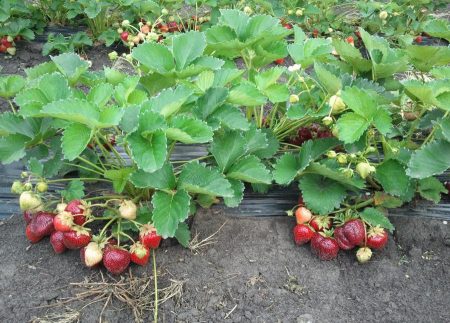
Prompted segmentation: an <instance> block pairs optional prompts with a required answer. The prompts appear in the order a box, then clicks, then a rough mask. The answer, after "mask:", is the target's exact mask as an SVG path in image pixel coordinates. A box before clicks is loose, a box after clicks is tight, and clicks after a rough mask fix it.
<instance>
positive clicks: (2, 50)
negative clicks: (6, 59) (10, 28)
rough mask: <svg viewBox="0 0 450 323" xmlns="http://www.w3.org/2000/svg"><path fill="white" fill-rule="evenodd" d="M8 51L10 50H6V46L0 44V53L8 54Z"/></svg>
mask: <svg viewBox="0 0 450 323" xmlns="http://www.w3.org/2000/svg"><path fill="white" fill-rule="evenodd" d="M7 49H8V48H6V46H5V45H3V44H0V53H6V50H7Z"/></svg>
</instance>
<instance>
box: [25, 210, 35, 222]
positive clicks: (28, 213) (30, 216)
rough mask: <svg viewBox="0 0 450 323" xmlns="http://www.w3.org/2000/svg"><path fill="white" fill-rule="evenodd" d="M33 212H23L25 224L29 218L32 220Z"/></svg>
mask: <svg viewBox="0 0 450 323" xmlns="http://www.w3.org/2000/svg"><path fill="white" fill-rule="evenodd" d="M33 215H34V214H33V213H31V212H30V211H25V212H23V219H24V220H25V222H26V224H28V223H30V222H31V220H33Z"/></svg>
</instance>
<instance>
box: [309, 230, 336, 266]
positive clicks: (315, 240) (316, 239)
mask: <svg viewBox="0 0 450 323" xmlns="http://www.w3.org/2000/svg"><path fill="white" fill-rule="evenodd" d="M332 235H333V230H326V231H324V232H316V233H314V235H313V237H312V238H311V251H312V252H313V254H315V255H316V256H318V257H319V259H321V260H332V259H335V258H336V257H337V255H338V253H339V245H338V243H337V242H336V240H335V239H334V238H333V237H332Z"/></svg>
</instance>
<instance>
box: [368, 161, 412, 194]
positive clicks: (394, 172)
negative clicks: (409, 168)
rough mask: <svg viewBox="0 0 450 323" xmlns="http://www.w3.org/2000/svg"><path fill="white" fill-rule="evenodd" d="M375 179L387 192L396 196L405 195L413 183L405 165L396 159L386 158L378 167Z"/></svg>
mask: <svg viewBox="0 0 450 323" xmlns="http://www.w3.org/2000/svg"><path fill="white" fill-rule="evenodd" d="M375 179H376V180H377V181H378V182H379V183H380V184H381V186H383V189H384V190H385V192H386V193H388V194H391V195H394V196H401V195H403V194H404V192H406V191H407V190H408V187H409V186H410V185H411V182H410V179H409V177H408V176H406V170H405V167H404V166H403V165H402V164H400V163H399V162H398V161H396V160H394V159H389V160H386V161H384V162H383V163H382V164H380V165H379V166H378V167H377V171H376V173H375Z"/></svg>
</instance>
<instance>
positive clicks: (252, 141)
mask: <svg viewBox="0 0 450 323" xmlns="http://www.w3.org/2000/svg"><path fill="white" fill-rule="evenodd" d="M244 138H245V141H246V144H245V150H246V152H247V154H257V153H258V152H260V151H264V150H265V149H267V147H268V146H269V141H268V139H267V136H266V134H265V133H264V132H263V131H262V130H261V129H258V128H256V126H255V125H254V124H253V125H252V126H251V128H250V130H248V131H246V132H245V133H244Z"/></svg>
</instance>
